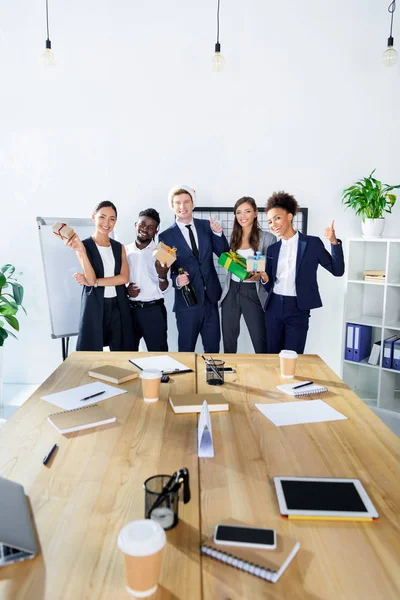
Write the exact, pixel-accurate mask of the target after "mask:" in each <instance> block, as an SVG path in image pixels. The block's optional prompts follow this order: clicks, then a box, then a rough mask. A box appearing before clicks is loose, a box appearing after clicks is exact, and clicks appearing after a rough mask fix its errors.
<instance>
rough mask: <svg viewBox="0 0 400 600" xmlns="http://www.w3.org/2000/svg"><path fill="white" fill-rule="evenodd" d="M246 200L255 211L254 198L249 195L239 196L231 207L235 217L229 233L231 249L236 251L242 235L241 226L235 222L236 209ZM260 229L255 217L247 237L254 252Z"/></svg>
mask: <svg viewBox="0 0 400 600" xmlns="http://www.w3.org/2000/svg"><path fill="white" fill-rule="evenodd" d="M246 202H247V204H250V206H251V207H252V209H253V210H254V211H257V204H256V201H255V200H254V198H250V197H249V196H243V198H239V200H238V201H237V202H236V204H235V206H234V207H233V214H234V215H235V218H234V220H233V228H232V235H231V250H233V251H234V252H236V250H238V249H239V248H240V246H241V244H242V237H243V227H242V226H241V225H239V223H238V222H237V219H236V211H237V209H238V208H239V206H240V205H241V204H245V203H246ZM260 231H261V227H260V225H259V224H258V220H257V217H256V218H255V219H254V221H253V227H252V228H251V232H250V239H249V242H250V246H251V248H252V249H253V250H254V252H257V250H258V245H259V243H260Z"/></svg>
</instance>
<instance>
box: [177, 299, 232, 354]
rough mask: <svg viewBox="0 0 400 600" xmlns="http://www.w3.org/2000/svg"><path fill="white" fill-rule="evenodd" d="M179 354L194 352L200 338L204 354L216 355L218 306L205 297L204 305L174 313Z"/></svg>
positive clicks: (218, 337) (218, 340)
mask: <svg viewBox="0 0 400 600" xmlns="http://www.w3.org/2000/svg"><path fill="white" fill-rule="evenodd" d="M175 317H176V324H177V327H178V350H179V352H194V350H195V347H196V342H197V339H198V337H199V335H200V336H201V341H202V342H203V348H204V352H206V353H207V354H218V352H219V342H220V339H221V332H220V324H219V312H218V305H217V304H211V302H210V301H209V300H208V298H207V297H206V299H205V302H204V304H202V305H200V306H199V305H197V306H193V307H192V308H190V309H188V310H182V311H180V312H176V313H175Z"/></svg>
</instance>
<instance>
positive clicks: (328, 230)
mask: <svg viewBox="0 0 400 600" xmlns="http://www.w3.org/2000/svg"><path fill="white" fill-rule="evenodd" d="M324 235H325V237H326V239H327V240H328V241H329V242H330V243H331V244H333V245H334V246H335V245H336V244H337V243H338V241H337V239H336V234H335V221H332V224H331V226H330V227H325V229H324Z"/></svg>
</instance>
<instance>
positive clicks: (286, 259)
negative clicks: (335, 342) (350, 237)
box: [261, 192, 344, 354]
mask: <svg viewBox="0 0 400 600" xmlns="http://www.w3.org/2000/svg"><path fill="white" fill-rule="evenodd" d="M297 209H298V204H297V201H296V200H295V198H294V197H293V196H290V194H286V193H285V192H276V193H275V194H273V195H272V196H271V198H269V200H268V202H267V206H266V208H265V212H266V213H267V218H268V224H269V226H270V229H271V231H272V233H274V234H275V235H276V236H277V237H278V238H279V241H278V242H277V243H276V244H273V245H272V246H270V247H269V248H268V259H267V269H266V272H264V273H261V281H262V283H263V285H264V288H265V291H266V292H268V297H267V301H266V303H265V306H264V310H265V322H266V327H267V332H268V352H269V353H270V354H277V353H279V352H280V351H281V350H295V351H296V352H297V353H298V354H303V352H304V347H305V344H306V339H307V331H308V322H309V319H310V310H311V309H312V308H318V307H320V306H322V301H321V296H320V294H319V290H318V282H317V270H318V266H319V265H321V266H322V267H324V269H326V270H327V271H329V272H330V273H332V275H334V276H335V277H341V276H342V275H343V273H344V258H343V249H342V243H341V241H340V240H338V239H337V238H336V234H335V229H334V221H332V225H331V226H330V227H327V228H326V229H325V230H324V233H325V237H326V238H327V239H328V241H329V242H330V244H331V253H332V254H329V252H328V251H327V250H326V249H325V246H324V244H323V242H322V240H321V239H320V238H319V237H315V236H312V235H303V234H302V233H301V232H299V231H296V230H295V229H294V227H293V217H294V215H295V214H296V212H297Z"/></svg>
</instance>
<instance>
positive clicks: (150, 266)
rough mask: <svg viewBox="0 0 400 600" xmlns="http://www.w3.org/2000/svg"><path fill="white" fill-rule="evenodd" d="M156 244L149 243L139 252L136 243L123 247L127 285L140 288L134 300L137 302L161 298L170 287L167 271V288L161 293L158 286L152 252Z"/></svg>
mask: <svg viewBox="0 0 400 600" xmlns="http://www.w3.org/2000/svg"><path fill="white" fill-rule="evenodd" d="M155 247H156V243H155V242H154V241H151V242H150V244H149V245H148V246H146V248H143V250H140V248H138V247H137V245H136V242H132V243H131V244H128V245H127V246H125V250H126V258H127V260H128V265H129V283H135V285H136V286H137V287H138V288H140V293H139V294H138V296H136V298H132V300H136V301H137V302H151V300H158V299H159V298H162V297H163V294H165V292H167V291H168V290H169V288H170V286H171V277H170V274H169V271H168V274H167V280H168V287H167V288H166V289H165V290H164V291H162V290H160V286H159V279H158V275H157V271H156V266H155V264H156V259H155V258H154V256H153V250H154V248H155Z"/></svg>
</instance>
